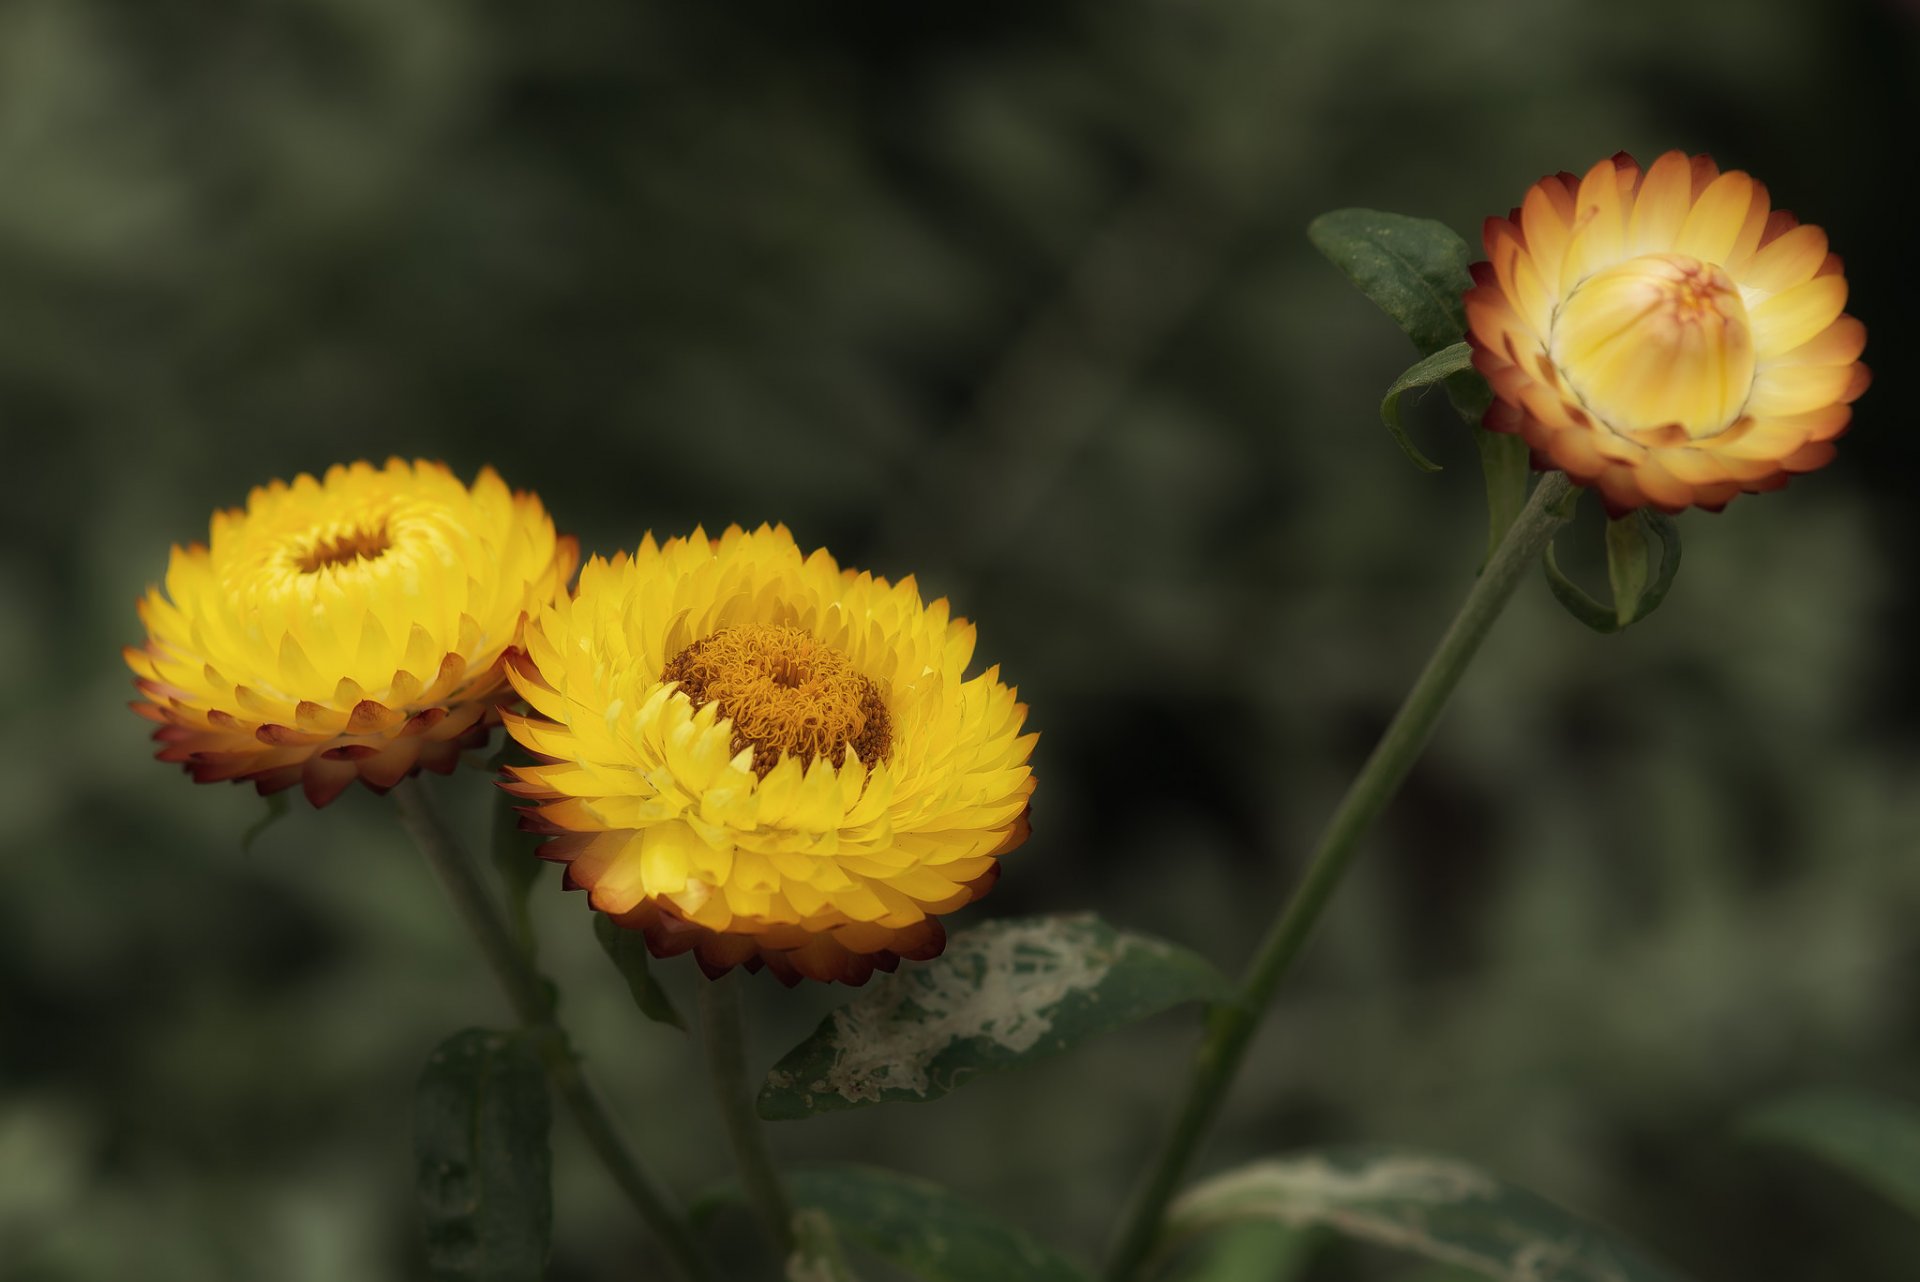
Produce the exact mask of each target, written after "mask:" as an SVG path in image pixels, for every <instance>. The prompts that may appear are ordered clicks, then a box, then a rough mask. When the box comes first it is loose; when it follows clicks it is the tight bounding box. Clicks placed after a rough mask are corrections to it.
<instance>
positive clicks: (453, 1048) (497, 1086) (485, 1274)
mask: <svg viewBox="0 0 1920 1282" xmlns="http://www.w3.org/2000/svg"><path fill="white" fill-rule="evenodd" d="M550 1124H551V1109H550V1106H549V1104H548V1100H547V1081H546V1074H545V1072H544V1071H543V1069H542V1067H541V1062H540V1055H539V1052H538V1051H537V1050H536V1049H535V1047H534V1045H533V1042H532V1039H531V1038H530V1037H529V1036H528V1035H527V1034H524V1033H494V1032H488V1031H487V1030H485V1029H479V1028H470V1029H467V1030H466V1031H465V1032H461V1033H456V1034H454V1035H453V1036H452V1037H450V1038H448V1039H447V1040H446V1041H444V1042H442V1043H441V1044H440V1045H439V1047H438V1048H437V1049H436V1050H435V1051H434V1052H433V1055H432V1056H431V1057H430V1058H429V1059H428V1060H427V1067H426V1070H425V1071H424V1072H423V1073H421V1075H420V1084H419V1086H418V1088H417V1089H416V1090H415V1092H414V1100H413V1149H414V1160H415V1165H416V1173H417V1177H416V1180H415V1189H416V1192H417V1194H418V1198H419V1204H420V1213H421V1218H422V1220H423V1221H424V1223H425V1227H426V1242H427V1264H428V1268H429V1269H430V1270H431V1271H432V1274H433V1276H434V1277H435V1278H437V1279H443V1280H444V1282H538V1279H539V1278H540V1277H541V1275H542V1274H543V1273H544V1272H545V1270H546V1261H547V1247H548V1242H549V1239H550V1237H551V1235H552V1229H553V1187H552V1184H553V1181H552V1166H553V1159H552V1155H551V1153H550V1151H549V1149H548V1146H547V1133H548V1129H549V1126H550Z"/></svg>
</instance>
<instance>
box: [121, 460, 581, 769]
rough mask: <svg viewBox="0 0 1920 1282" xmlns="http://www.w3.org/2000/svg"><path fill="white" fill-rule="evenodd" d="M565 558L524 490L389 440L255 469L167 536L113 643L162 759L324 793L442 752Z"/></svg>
mask: <svg viewBox="0 0 1920 1282" xmlns="http://www.w3.org/2000/svg"><path fill="white" fill-rule="evenodd" d="M578 559H579V553H578V548H577V546H576V545H575V543H574V541H573V540H572V539H571V538H563V537H560V536H558V535H556V534H555V533H554V528H553V522H552V520H551V519H550V518H549V517H548V516H547V514H546V511H545V509H543V508H542V507H541V505H540V500H539V499H537V498H535V497H534V496H533V495H531V494H523V493H514V492H511V491H509V490H508V489H507V487H506V484H505V482H503V481H501V479H500V478H499V477H498V476H497V475H495V474H494V472H493V471H492V469H486V470H483V471H482V472H481V473H480V475H479V476H478V477H477V478H476V479H475V480H474V483H473V485H472V486H471V487H469V486H467V485H465V484H463V483H462V482H461V481H460V480H459V479H458V478H457V477H455V476H454V475H453V474H452V473H451V472H450V471H448V470H447V468H446V467H445V466H444V465H442V464H439V463H432V462H424V461H422V462H414V463H408V462H406V461H404V460H401V459H391V460H389V461H388V462H387V463H386V465H385V466H384V467H381V468H375V467H373V466H372V465H371V464H368V463H355V464H352V465H350V466H336V467H333V468H330V469H328V471H327V472H326V474H325V475H324V476H323V477H319V478H315V477H313V476H309V475H304V474H303V475H301V476H297V477H295V478H294V480H293V481H292V482H291V483H290V484H289V483H287V482H283V481H275V482H272V483H271V484H269V485H266V486H262V487H259V488H256V489H255V490H254V491H253V492H252V493H251V494H249V495H248V496H247V503H246V506H245V507H242V508H235V509H232V510H231V511H224V512H217V513H215V514H214V517H213V520H212V522H211V527H210V533H209V539H208V541H207V542H206V543H204V544H203V543H195V544H192V545H190V546H188V547H184V548H183V547H175V548H174V549H173V554H172V558H171V560H170V563H169V565H168V567H167V576H166V587H165V589H164V590H162V589H160V588H157V587H156V588H152V589H149V590H148V592H147V594H146V596H145V597H144V598H142V599H141V601H140V602H139V612H140V618H141V620H142V622H143V623H144V624H145V625H146V630H147V640H146V644H145V645H143V646H141V647H139V648H130V649H128V650H127V651H126V652H125V656H126V661H127V665H128V666H129V667H130V668H132V669H133V672H134V676H135V681H134V685H135V687H136V688H137V689H138V690H139V692H140V694H141V696H142V701H141V702H138V703H135V704H134V705H133V707H134V711H136V712H138V713H139V714H140V715H141V716H143V717H146V718H147V719H148V720H150V721H156V722H158V723H159V729H158V730H156V731H155V732H154V738H155V739H156V740H157V741H158V742H159V743H160V745H161V747H160V751H159V753H158V754H157V755H158V756H159V758H160V759H161V760H162V761H171V762H176V763H178V764H180V765H181V766H183V767H185V768H186V770H187V771H188V772H189V773H190V774H191V775H192V776H193V777H194V779H195V780H197V781H200V782H211V781H217V780H234V781H240V782H249V783H252V784H253V785H254V786H255V787H256V788H257V789H258V790H259V791H260V792H262V793H270V792H277V791H279V790H280V789H283V788H291V787H294V786H296V785H298V786H300V787H301V788H302V789H303V791H304V792H305V794H306V796H307V799H308V800H309V801H310V802H312V803H313V804H314V805H316V806H323V805H325V804H327V803H328V802H329V801H332V800H333V799H334V798H335V797H337V796H339V795H340V794H341V793H342V792H344V791H345V790H346V789H347V788H348V787H349V786H351V785H352V784H353V782H354V781H355V780H356V779H357V780H359V781H360V782H362V783H364V784H365V785H366V786H367V787H369V788H371V789H373V790H374V791H376V792H385V791H386V790H387V789H389V788H391V787H393V786H394V785H395V784H397V783H399V782H400V781H401V780H402V779H404V778H406V777H407V776H408V775H411V774H413V773H415V772H416V771H419V770H434V771H438V772H440V773H443V774H444V773H447V772H449V771H451V770H452V769H453V767H454V765H455V763H456V762H457V761H458V759H459V755H460V753H461V752H462V750H464V749H467V748H471V747H475V746H477V745H479V744H480V743H482V742H484V741H485V739H486V737H487V734H488V732H489V730H490V729H491V728H492V727H493V726H494V725H496V724H498V723H499V720H500V705H501V704H503V703H507V702H511V701H512V700H513V699H514V697H515V696H514V694H513V690H512V687H511V686H510V685H508V683H507V678H506V663H507V659H508V658H509V656H510V655H511V654H512V653H513V652H514V647H516V646H517V645H518V644H519V641H520V633H521V628H522V625H523V623H524V621H525V619H526V618H527V616H528V615H530V614H532V613H533V612H535V611H537V610H539V609H540V608H542V607H543V606H545V605H547V604H549V603H551V602H552V601H553V600H554V599H555V598H556V597H559V596H561V595H563V594H564V593H565V591H566V587H567V582H568V580H569V579H570V578H571V577H572V575H573V569H574V565H575V564H576V562H577V561H578Z"/></svg>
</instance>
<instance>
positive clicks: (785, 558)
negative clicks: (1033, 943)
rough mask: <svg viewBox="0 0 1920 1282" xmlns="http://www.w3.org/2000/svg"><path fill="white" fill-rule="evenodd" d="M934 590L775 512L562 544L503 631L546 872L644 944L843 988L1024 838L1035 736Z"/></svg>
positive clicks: (522, 779)
mask: <svg viewBox="0 0 1920 1282" xmlns="http://www.w3.org/2000/svg"><path fill="white" fill-rule="evenodd" d="M973 642H974V630H973V627H972V625H970V624H968V623H967V622H966V621H965V620H962V619H955V618H952V617H950V616H949V614H948V611H947V603H946V602H945V601H935V602H933V603H932V604H931V605H928V604H925V603H923V602H922V601H921V599H920V594H919V592H918V591H917V590H916V589H915V586H914V583H913V581H912V580H911V579H907V580H905V581H903V582H901V583H898V584H889V583H888V582H887V581H886V580H885V579H877V578H874V577H873V576H872V575H869V574H857V573H855V572H853V571H851V570H844V571H843V570H842V569H841V568H840V567H839V565H837V564H836V563H835V562H834V560H833V558H832V557H830V556H828V555H827V553H826V552H825V551H824V550H822V551H817V552H814V553H813V554H812V555H811V556H803V555H802V554H801V552H800V549H799V548H798V547H797V546H796V545H795V543H794V541H793V536H792V535H790V534H789V533H788V532H787V531H786V529H785V528H784V527H781V528H774V529H768V528H766V527H762V528H760V529H758V530H755V531H753V532H752V533H747V532H745V531H742V530H741V529H739V528H737V527H735V528H731V529H729V530H727V532H726V533H725V534H724V535H722V536H721V537H720V538H718V539H709V538H708V537H707V536H706V535H705V534H704V533H703V532H701V531H695V532H694V534H693V537H691V538H687V539H670V540H668V541H667V542H666V543H665V544H656V543H655V542H654V541H653V539H652V538H651V537H649V538H648V539H647V540H646V541H645V542H643V543H642V544H641V545H640V549H639V551H638V552H636V553H635V554H634V555H632V556H630V557H629V556H626V555H622V556H619V557H616V558H615V559H614V560H612V561H606V560H602V559H600V558H598V557H595V558H593V559H592V560H590V561H588V563H587V565H586V567H585V568H584V569H583V570H582V571H581V574H580V586H579V589H578V591H577V592H576V593H575V595H574V597H573V599H572V600H570V601H569V600H560V601H557V602H555V603H554V604H553V605H551V606H549V607H548V608H547V609H546V610H544V611H543V612H542V613H541V614H540V616H539V617H538V618H537V619H536V620H534V621H533V622H532V623H531V624H529V626H528V628H527V640H526V654H525V656H524V657H523V658H521V659H518V660H516V661H515V663H514V665H513V671H512V676H513V683H514V685H515V687H517V688H518V689H519V691H520V693H521V694H522V695H524V696H525V698H526V701H527V703H528V705H529V707H530V708H531V709H532V711H533V714H534V715H531V716H525V717H522V716H517V715H514V714H512V713H509V714H508V715H507V728H508V730H509V731H510V732H511V733H512V735H513V737H514V738H515V739H517V740H519V741H520V742H521V743H522V744H523V745H525V746H526V747H527V748H528V749H529V750H530V751H532V752H533V753H534V754H535V755H536V756H538V757H539V758H540V760H541V762H542V763H543V764H539V765H531V766H514V767H509V772H510V774H511V775H512V776H513V781H512V782H510V783H507V784H506V785H504V786H506V787H507V788H508V789H509V790H510V791H512V792H514V793H516V794H517V795H519V796H521V797H523V798H526V799H527V800H529V801H532V802H534V803H535V804H534V805H532V806H529V807H528V809H527V823H528V826H529V827H532V828H535V829H536V830H538V831H541V832H545V833H547V834H549V835H551V836H552V838H553V840H551V841H549V842H548V843H547V844H546V845H545V846H543V847H542V848H541V854H542V855H544V856H545V857H547V858H549V859H555V860H561V861H564V862H565V863H566V864H567V880H568V883H569V885H571V886H574V887H584V888H585V889H586V890H587V892H588V897H589V899H590V901H591V903H592V904H593V906H594V907H595V908H597V909H599V910H600V911H602V912H605V913H608V914H610V915H611V916H612V917H613V918H614V919H615V920H616V921H618V922H619V923H620V924H621V925H623V926H628V927H631V928H633V929H636V930H640V931H644V932H645V934H646V939H647V944H648V946H649V948H650V949H651V950H652V951H653V953H654V954H655V955H656V956H662V957H665V956H670V955H672V954H676V953H681V952H687V951H692V952H694V953H695V954H696V955H697V957H698V959H699V962H700V965H701V967H702V968H703V969H704V970H705V971H706V972H707V973H708V974H709V975H719V974H723V973H725V972H726V971H727V970H729V969H730V968H732V967H733V966H736V965H745V966H747V967H748V968H749V969H757V968H759V967H760V966H762V965H764V966H766V967H767V968H769V969H770V970H772V971H773V972H774V973H775V974H776V975H778V976H779V977H780V978H781V979H782V980H784V981H786V982H787V983H790V984H791V983H796V982H798V980H799V979H800V978H801V977H802V976H805V977H807V978H812V979H818V980H829V981H830V980H841V981H844V982H847V983H852V984H859V983H863V982H865V981H866V979H867V978H868V976H870V975H871V974H872V973H873V971H874V969H875V968H876V967H878V968H880V969H883V970H892V969H893V968H894V966H895V965H896V964H897V963H898V961H899V959H900V958H902V957H906V958H912V959H924V958H928V957H933V956H936V955H937V954H938V953H939V952H940V950H941V948H942V947H943V946H944V945H945V939H946V937H945V933H944V931H943V929H942V927H941V925H940V922H939V918H938V915H939V914H941V913H945V912H951V911H952V910H954V909H956V908H958V907H960V906H961V905H963V904H965V903H967V902H969V901H971V900H973V899H975V898H977V897H978V896H980V895H982V894H984V893H986V891H987V889H988V887H989V886H991V885H992V883H993V879H994V877H995V875H996V872H997V868H998V863H997V861H998V858H999V856H1000V855H1002V854H1004V853H1006V852H1007V851H1009V850H1011V849H1013V848H1014V847H1015V846H1017V845H1019V844H1020V843H1021V842H1022V841H1023V840H1025V838H1026V835H1027V800H1028V796H1029V794H1031V793H1032V791H1033V775H1032V772H1031V771H1030V770H1029V769H1028V767H1027V756H1028V754H1029V753H1030V752H1031V751H1032V748H1033V744H1034V741H1035V739H1036V738H1037V736H1035V735H1029V734H1022V733H1021V725H1022V723H1023V722H1024V720H1025V719H1026V712H1027V710H1026V706H1025V705H1024V704H1021V703H1020V702H1019V701H1018V700H1017V698H1016V696H1015V692H1014V691H1013V690H1011V689H1009V688H1008V687H1007V686H1005V685H1003V684H1001V682H1000V680H999V672H998V669H988V670H987V671H986V672H984V673H982V674H981V675H979V676H976V677H973V678H972V679H968V678H967V677H966V669H967V665H968V662H969V661H970V660H971V658H972V656H973Z"/></svg>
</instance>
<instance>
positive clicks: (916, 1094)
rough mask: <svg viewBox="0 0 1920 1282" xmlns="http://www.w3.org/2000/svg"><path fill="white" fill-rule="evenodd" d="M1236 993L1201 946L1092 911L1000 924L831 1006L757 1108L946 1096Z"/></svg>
mask: <svg viewBox="0 0 1920 1282" xmlns="http://www.w3.org/2000/svg"><path fill="white" fill-rule="evenodd" d="M1228 992H1229V988H1228V985H1227V981H1226V980H1225V979H1224V978H1222V977H1221V975H1220V972H1219V971H1217V970H1215V969H1214V968H1213V967H1212V965H1210V964H1209V963H1208V962H1206V961H1205V960H1203V959H1202V958H1200V957H1199V956H1197V955H1196V954H1194V953H1191V952H1189V951H1187V950H1186V949H1184V948H1178V947H1176V946H1174V945H1172V944H1167V943H1162V942H1161V941H1159V940H1157V939H1150V938H1148V937H1146V936H1144V935H1134V934H1128V933H1125V932H1122V931H1118V930H1115V929H1114V928H1113V927H1112V926H1109V925H1107V924H1106V923H1104V922H1102V921H1100V920H1099V919H1098V918H1096V917H1094V916H1092V915H1091V914H1082V915H1076V916H1066V917H1029V918H1022V919H1016V920H1010V921H997V922H990V923H988V924H987V925H984V926H980V927H976V928H975V929H973V930H969V931H966V932H963V933H962V934H959V935H955V936H954V937H953V939H952V940H951V941H950V942H949V943H948V945H947V950H946V952H945V953H943V954H941V956H940V957H939V958H937V959H936V960H934V961H930V962H926V963H924V964H921V965H917V966H910V967H906V968H903V969H902V970H901V972H900V973H899V974H897V975H893V976H890V977H888V978H887V979H885V980H883V981H881V982H879V983H877V984H875V985H874V986H873V987H872V988H871V989H869V990H868V991H867V992H866V993H864V994H862V995H861V996H860V997H859V998H857V999H855V1000H854V1001H853V1002H852V1003H851V1004H849V1005H847V1006H844V1007H842V1008H841V1009H840V1010H838V1011H836V1012H834V1013H833V1014H832V1015H831V1016H829V1017H828V1018H827V1019H826V1020H825V1021H824V1022H823V1023H822V1024H821V1025H820V1027H819V1028H818V1029H817V1030H815V1032H814V1034H813V1036H811V1037H809V1038H808V1039H807V1040H806V1041H805V1042H802V1043H801V1044H800V1045H799V1046H798V1047H796V1048H794V1049H793V1050H792V1051H791V1052H789V1053H788V1054H787V1056H786V1057H785V1058H784V1059H782V1060H781V1061H780V1062H779V1063H778V1064H776V1065H774V1068H773V1071H772V1072H771V1073H769V1074H768V1075H767V1082H766V1085H765V1086H764V1087H762V1088H761V1091H760V1103H759V1108H760V1115H761V1116H762V1117H765V1118H769V1119H774V1120H788V1119H792V1118H797V1117H808V1116H811V1115H813V1114H815V1113H830V1112H834V1111H836V1110H838V1109H844V1108H855V1107H858V1106H859V1105H862V1104H876V1103H880V1102H882V1101H884V1100H930V1099H938V1098H939V1097H940V1096H942V1095H945V1094H946V1093H947V1092H948V1091H950V1090H952V1089H953V1088H954V1087H956V1086H958V1085H960V1084H961V1083H962V1082H965V1081H966V1080H968V1079H969V1078H971V1077H973V1076H975V1075H976V1074H979V1073H987V1072H994V1071H997V1070H1000V1069H1005V1068H1013V1067H1016V1066H1018V1065H1020V1064H1025V1063H1027V1062H1029V1061H1031V1060H1035V1059H1039V1058H1041V1057H1043V1056H1047V1055H1054V1054H1058V1053H1059V1052H1061V1051H1064V1050H1066V1049H1067V1048H1069V1047H1071V1046H1075V1045H1077V1044H1079V1043H1080V1042H1082V1041H1085V1040H1086V1039H1087V1038H1090V1037H1093V1036H1095V1035H1096V1034H1099V1033H1104V1032H1106V1031H1108V1030H1109V1029H1114V1028H1120V1027H1122V1026H1124V1025H1126V1024H1130V1023H1132V1022H1134V1021H1135V1020H1139V1019H1145V1018H1146V1017H1147V1016H1149V1015H1152V1014H1155V1013H1157V1012H1159V1011H1163V1010H1166V1009H1167V1008H1168V1007H1170V1006H1177V1005H1179V1004H1181V1003H1182V1002H1191V1001H1218V1000H1223V999H1224V998H1225V997H1226V996H1227V994H1228Z"/></svg>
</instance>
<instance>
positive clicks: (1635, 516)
mask: <svg viewBox="0 0 1920 1282" xmlns="http://www.w3.org/2000/svg"><path fill="white" fill-rule="evenodd" d="M1649 534H1651V535H1653V537H1654V538H1655V539H1656V540H1657V541H1658V542H1659V544H1660V565H1659V568H1658V569H1657V570H1653V571H1650V570H1649V565H1650V562H1651V557H1650V555H1649V551H1648V546H1647V536H1648V535H1649ZM1546 570H1547V584H1548V586H1549V587H1551V588H1552V589H1553V595H1554V597H1555V599H1557V600H1558V601H1559V602H1560V604H1561V605H1563V606H1565V607H1566V608H1567V612H1568V613H1569V614H1571V615H1573V617H1574V618H1576V619H1578V620H1580V622H1582V623H1584V624H1586V625H1587V626H1588V627H1590V628H1592V629H1593V630H1594V631H1595V632H1618V631H1620V630H1621V629H1622V628H1626V627H1630V626H1632V625H1633V624H1635V623H1638V622H1639V621H1640V620H1642V619H1644V618H1646V617H1647V616H1648V615H1649V614H1652V613H1653V612H1654V611H1655V610H1657V609H1659V607H1660V603H1661V602H1662V601H1664V600H1666V597H1667V590H1668V589H1669V588H1671V587H1672V586H1673V578H1674V575H1676V574H1678V573H1679V572H1680V530H1679V527H1678V526H1676V525H1674V523H1673V521H1672V519H1671V518H1669V517H1666V516H1663V515H1661V514H1660V513H1658V512H1649V511H1646V510H1645V509H1641V510H1639V511H1636V512H1629V513H1628V514H1627V515H1625V516H1623V517H1620V518H1618V519H1617V520H1610V521H1608V522H1607V579H1608V581H1609V583H1610V584H1611V586H1612V589H1613V605H1612V606H1611V607H1608V606H1605V605H1602V604H1601V603H1600V602H1598V601H1596V600H1594V599H1593V598H1592V597H1591V596H1589V595H1588V594H1587V592H1586V590H1585V589H1583V588H1582V587H1580V585H1579V584H1577V583H1575V582H1574V581H1573V580H1572V579H1569V578H1568V577H1567V576H1566V574H1565V573H1564V572H1563V571H1562V570H1561V569H1560V563H1559V560H1558V559H1557V558H1556V557H1555V556H1554V551H1553V545H1552V544H1548V545H1547V555H1546ZM1650 573H1651V581H1649V574H1650Z"/></svg>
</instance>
